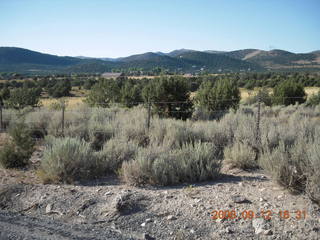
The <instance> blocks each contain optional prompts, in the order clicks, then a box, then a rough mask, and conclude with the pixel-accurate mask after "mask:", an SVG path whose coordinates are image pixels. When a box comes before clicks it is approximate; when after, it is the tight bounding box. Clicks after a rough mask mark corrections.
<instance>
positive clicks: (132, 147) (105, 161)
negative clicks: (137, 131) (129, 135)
mask: <svg viewBox="0 0 320 240" xmlns="http://www.w3.org/2000/svg"><path fill="white" fill-rule="evenodd" d="M137 149H138V145H137V144H135V143H133V142H126V141H123V140H121V139H114V138H113V139H111V140H109V141H108V142H106V143H105V144H104V146H103V149H102V150H101V152H99V169H100V170H102V171H104V172H105V173H108V172H116V171H117V170H118V169H119V168H120V167H121V165H122V163H123V162H127V161H129V160H131V159H133V158H134V156H135V153H136V151H137Z"/></svg>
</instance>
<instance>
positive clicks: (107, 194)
mask: <svg viewBox="0 0 320 240" xmlns="http://www.w3.org/2000/svg"><path fill="white" fill-rule="evenodd" d="M104 195H105V196H109V195H112V192H110V191H109V192H106V193H105V194H104Z"/></svg>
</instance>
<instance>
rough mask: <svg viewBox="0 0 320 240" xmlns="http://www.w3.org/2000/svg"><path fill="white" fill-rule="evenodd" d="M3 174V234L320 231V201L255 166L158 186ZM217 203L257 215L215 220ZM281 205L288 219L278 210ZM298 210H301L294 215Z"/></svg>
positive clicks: (297, 235) (230, 235)
mask: <svg viewBox="0 0 320 240" xmlns="http://www.w3.org/2000/svg"><path fill="white" fill-rule="evenodd" d="M0 176H1V181H0V183H1V185H0V209H1V211H0V230H1V231H0V232H1V233H0V238H1V239H320V208H319V206H317V205H315V204H313V203H312V202H311V201H310V200H308V198H307V197H306V196H304V195H292V194H290V193H288V192H287V191H285V190H284V189H282V188H281V187H279V186H278V185H277V184H276V183H274V182H272V181H271V180H270V179H269V177H268V176H267V175H265V174H264V173H263V172H259V171H255V172H245V171H241V170H236V169H233V170H229V171H227V172H226V174H225V175H224V176H223V177H222V178H221V179H219V180H217V181H212V182H205V183H201V184H195V185H180V186H173V187H160V188H155V187H144V188H136V187H131V186H127V185H124V184H122V183H121V182H119V181H118V180H117V179H116V178H114V177H110V178H108V179H103V180H99V181H94V182H90V183H82V184H80V183H79V184H77V185H43V184H40V183H39V182H38V181H37V177H36V175H35V174H34V172H33V171H32V170H28V171H25V172H23V171H22V172H21V171H8V170H1V172H0ZM263 209H264V210H265V213H266V212H267V210H272V211H273V215H271V216H270V218H271V219H267V220H265V219H264V218H262V217H257V215H258V216H259V213H260V212H261V210H263ZM214 210H217V211H219V210H230V211H231V210H235V212H236V213H237V215H238V216H239V215H241V213H243V212H244V211H249V210H252V211H253V212H254V213H255V216H254V218H253V219H238V217H237V218H236V219H216V220H213V219H212V216H213V215H214V214H213V211H214ZM285 210H287V211H289V213H290V217H289V218H288V219H285V218H283V217H284V215H283V216H282V217H280V216H279V214H278V213H279V211H285ZM296 211H305V212H306V217H305V218H304V215H302V217H301V219H297V218H296V217H297V216H298V215H297V214H298V213H297V212H296ZM243 217H245V213H244V214H243ZM265 217H266V216H265ZM298 217H299V216H298Z"/></svg>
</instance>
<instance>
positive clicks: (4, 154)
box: [0, 122, 34, 168]
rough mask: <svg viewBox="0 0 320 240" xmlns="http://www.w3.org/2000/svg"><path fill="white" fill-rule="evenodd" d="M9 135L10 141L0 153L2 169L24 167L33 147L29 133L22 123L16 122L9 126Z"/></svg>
mask: <svg viewBox="0 0 320 240" xmlns="http://www.w3.org/2000/svg"><path fill="white" fill-rule="evenodd" d="M9 135H10V137H11V139H10V140H7V142H6V143H5V145H4V147H3V148H2V149H1V152H0V164H1V165H2V167H4V168H20V167H25V166H26V165H27V164H28V161H29V158H30V157H31V154H32V153H33V147H34V141H33V139H32V137H31V131H30V130H29V129H28V127H27V126H26V125H25V124H24V123H23V122H17V123H16V124H15V125H11V126H10V129H9Z"/></svg>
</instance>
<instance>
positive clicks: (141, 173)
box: [122, 142, 221, 185]
mask: <svg viewBox="0 0 320 240" xmlns="http://www.w3.org/2000/svg"><path fill="white" fill-rule="evenodd" d="M216 153H217V148H216V147H215V146H214V145H213V144H209V143H200V142H199V143H196V144H186V145H184V146H182V147H181V148H178V149H174V150H171V151H165V152H163V151H161V150H160V149H141V150H140V151H139V152H138V153H137V155H136V157H135V159H134V160H131V161H130V162H125V163H124V164H123V166H122V173H123V177H124V180H125V181H126V182H127V183H129V184H137V185H139V184H156V185H172V184H178V183H185V182H198V181H205V180H210V179H214V178H216V177H218V176H219V173H220V167H221V160H220V159H218V158H217V156H216Z"/></svg>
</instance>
